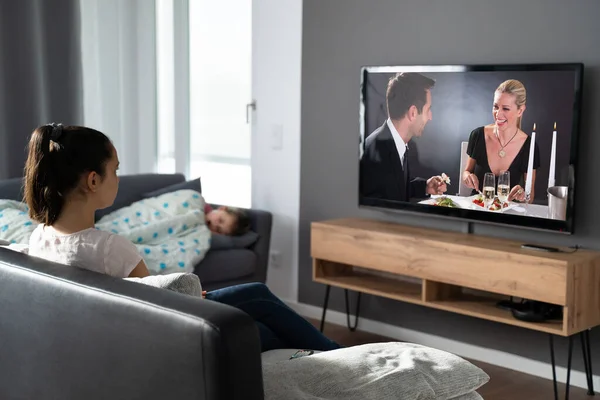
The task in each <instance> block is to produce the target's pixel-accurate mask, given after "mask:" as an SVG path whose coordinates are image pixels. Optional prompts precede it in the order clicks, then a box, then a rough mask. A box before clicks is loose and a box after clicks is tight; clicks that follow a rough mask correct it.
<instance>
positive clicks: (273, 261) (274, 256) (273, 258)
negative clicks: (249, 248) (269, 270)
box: [269, 250, 281, 268]
mask: <svg viewBox="0 0 600 400" xmlns="http://www.w3.org/2000/svg"><path fill="white" fill-rule="evenodd" d="M269 265H270V266H271V267H273V268H279V267H281V252H280V251H277V250H271V251H270V252H269Z"/></svg>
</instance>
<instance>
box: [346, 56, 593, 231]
mask: <svg viewBox="0 0 600 400" xmlns="http://www.w3.org/2000/svg"><path fill="white" fill-rule="evenodd" d="M583 69H584V67H583V64H581V63H569V64H520V65H405V66H365V67H362V68H361V85H360V112H359V114H360V145H359V155H358V156H359V160H358V164H359V185H358V186H359V189H358V191H359V194H358V198H359V206H360V207H361V208H362V207H369V208H377V209H384V210H403V211H409V212H414V213H423V214H429V215H438V216H443V217H449V218H455V219H462V220H466V221H478V222H485V223H492V224H502V225H511V226H518V227H525V228H531V229H540V230H545V231H553V232H562V233H568V234H570V233H573V231H574V227H573V221H574V214H575V210H574V204H575V203H574V201H575V189H576V187H575V183H576V180H575V177H576V174H575V173H576V161H577V140H578V135H579V120H580V111H581V90H582V80H583Z"/></svg>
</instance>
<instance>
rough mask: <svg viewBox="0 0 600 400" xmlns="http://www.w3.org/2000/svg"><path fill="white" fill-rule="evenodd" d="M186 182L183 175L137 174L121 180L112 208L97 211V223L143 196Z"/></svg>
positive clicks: (126, 176) (123, 177)
mask: <svg viewBox="0 0 600 400" xmlns="http://www.w3.org/2000/svg"><path fill="white" fill-rule="evenodd" d="M183 181H185V176H183V175H181V174H137V175H124V176H122V177H120V178H119V192H118V193H117V198H116V199H115V201H114V203H113V205H112V206H110V207H108V208H105V209H103V210H98V211H96V221H98V220H99V219H100V218H102V217H103V216H105V215H108V214H110V213H111V212H113V211H115V210H118V209H119V208H123V207H127V206H129V205H131V204H132V203H134V202H136V201H138V200H142V194H143V193H146V192H150V191H154V190H158V189H161V188H164V187H167V186H170V185H174V184H177V183H180V182H183Z"/></svg>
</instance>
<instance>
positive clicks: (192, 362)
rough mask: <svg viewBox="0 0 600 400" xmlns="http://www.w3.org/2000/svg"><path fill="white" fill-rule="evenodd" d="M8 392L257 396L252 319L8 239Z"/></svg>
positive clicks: (2, 254) (0, 388)
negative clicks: (51, 257) (12, 245)
mask: <svg viewBox="0 0 600 400" xmlns="http://www.w3.org/2000/svg"><path fill="white" fill-rule="evenodd" d="M0 304H1V305H2V306H1V307H0V338H1V340H0V342H1V346H2V347H1V351H0V399H2V400H31V399H44V400H81V399H86V400H105V399H111V400H120V399H123V400H138V399H139V400H170V399H177V400H238V399H239V400H259V399H263V398H264V389H263V378H262V368H261V353H260V340H259V335H258V330H257V329H256V324H255V323H254V321H253V320H252V319H251V318H250V317H249V316H248V315H247V314H245V313H244V312H242V311H240V310H237V309H235V308H233V307H229V306H227V305H224V304H219V303H215V302H213V301H209V300H203V299H199V298H197V297H192V296H188V295H184V294H179V293H175V292H171V291H168V290H165V289H158V288H155V287H151V286H147V285H143V284H140V283H134V282H128V281H126V280H123V279H117V278H113V277H110V276H108V275H103V274H98V273H95V272H91V271H88V270H84V269H79V268H65V267H64V266H63V265H60V264H54V263H51V262H48V261H45V260H42V259H39V258H35V257H31V256H28V255H26V254H23V253H19V252H16V251H13V250H9V249H7V248H1V247H0Z"/></svg>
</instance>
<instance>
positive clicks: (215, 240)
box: [210, 231, 258, 250]
mask: <svg viewBox="0 0 600 400" xmlns="http://www.w3.org/2000/svg"><path fill="white" fill-rule="evenodd" d="M257 240H258V233H256V232H252V231H249V232H246V233H244V234H243V235H239V236H227V235H220V234H218V233H213V234H212V235H211V238H210V249H211V250H229V249H245V248H248V247H250V246H252V245H253V244H254V243H255V242H256V241H257Z"/></svg>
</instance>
